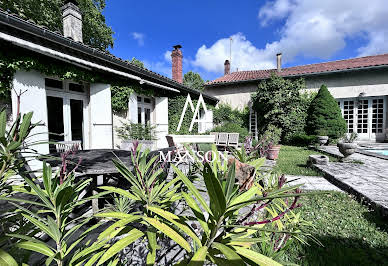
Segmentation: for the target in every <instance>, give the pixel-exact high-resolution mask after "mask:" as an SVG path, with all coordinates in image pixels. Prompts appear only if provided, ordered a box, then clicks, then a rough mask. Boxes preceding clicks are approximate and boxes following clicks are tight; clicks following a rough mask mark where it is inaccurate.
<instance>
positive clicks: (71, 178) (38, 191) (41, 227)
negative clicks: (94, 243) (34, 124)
mask: <svg viewBox="0 0 388 266" xmlns="http://www.w3.org/2000/svg"><path fill="white" fill-rule="evenodd" d="M42 179H43V185H40V184H38V183H36V182H34V181H33V180H31V179H30V178H28V177H25V176H24V180H25V182H26V183H27V185H28V187H27V189H26V190H25V192H26V193H29V194H32V195H35V196H36V197H37V200H36V201H27V200H24V199H22V198H15V197H12V198H7V200H9V201H13V202H18V203H19V202H21V203H29V204H30V205H33V206H35V207H36V209H37V211H35V212H34V211H31V210H29V209H27V208H25V207H23V206H21V205H18V204H17V203H15V205H17V206H18V208H19V210H20V211H21V212H22V215H23V217H24V218H25V219H26V220H27V221H29V222H30V223H31V224H32V225H34V227H35V229H34V230H32V231H31V232H30V234H28V235H21V234H8V236H9V237H13V238H16V239H20V240H21V241H20V242H19V243H17V244H16V246H17V247H19V248H22V249H26V250H31V251H35V252H38V253H40V254H42V255H44V256H46V257H47V259H46V265H50V264H51V263H52V262H55V263H56V264H57V265H58V266H62V265H76V264H78V263H83V262H85V261H86V260H88V259H90V258H91V257H92V255H93V253H94V252H95V251H96V249H94V248H83V249H80V248H79V246H78V245H79V244H80V242H81V241H82V240H84V239H85V237H86V236H87V235H88V233H89V232H90V231H91V230H93V229H94V228H96V227H98V226H99V225H100V224H96V225H94V226H92V227H91V228H89V229H87V230H86V231H84V232H82V233H78V232H79V231H80V229H81V228H82V226H84V225H85V224H86V223H87V222H88V221H89V220H90V219H91V217H89V218H85V217H82V216H81V217H78V218H75V219H74V218H71V216H70V215H71V214H72V212H73V210H74V208H76V207H77V206H80V205H82V204H85V203H86V202H87V201H88V200H90V198H86V199H82V200H79V194H80V193H81V191H82V190H84V189H85V187H86V186H88V185H89V183H90V181H91V179H87V180H81V181H79V182H76V181H75V174H74V170H73V171H72V172H70V173H64V172H63V171H58V172H57V173H56V174H55V175H53V173H52V169H51V167H50V166H48V165H46V164H45V163H44V164H43V176H42ZM29 190H30V191H29ZM39 232H41V233H44V234H46V235H47V236H48V237H49V239H50V240H52V241H53V242H54V245H51V244H50V243H49V242H43V241H42V240H41V239H40V238H39V236H40V234H39ZM75 236H77V237H76V239H75V240H74V237H75ZM103 247H104V245H103V244H101V247H100V248H103Z"/></svg>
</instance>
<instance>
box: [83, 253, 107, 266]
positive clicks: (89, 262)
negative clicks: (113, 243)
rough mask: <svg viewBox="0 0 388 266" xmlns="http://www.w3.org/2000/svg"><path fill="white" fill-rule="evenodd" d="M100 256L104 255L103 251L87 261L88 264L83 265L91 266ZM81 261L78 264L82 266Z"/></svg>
mask: <svg viewBox="0 0 388 266" xmlns="http://www.w3.org/2000/svg"><path fill="white" fill-rule="evenodd" d="M102 254H104V250H103V251H100V252H98V253H96V254H94V255H93V256H92V257H91V258H90V259H89V260H88V262H87V263H86V264H85V266H93V265H94V263H95V262H96V261H97V260H98V259H99V258H100V257H101V256H102ZM82 262H83V261H81V262H80V263H81V264H82Z"/></svg>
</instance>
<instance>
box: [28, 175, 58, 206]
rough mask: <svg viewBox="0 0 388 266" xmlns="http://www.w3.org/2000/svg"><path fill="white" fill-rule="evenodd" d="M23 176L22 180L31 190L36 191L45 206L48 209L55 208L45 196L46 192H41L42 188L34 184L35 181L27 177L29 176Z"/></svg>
mask: <svg viewBox="0 0 388 266" xmlns="http://www.w3.org/2000/svg"><path fill="white" fill-rule="evenodd" d="M23 177H24V180H25V181H26V182H27V184H28V185H29V186H30V187H31V188H32V190H33V191H34V192H35V193H36V195H37V196H38V197H39V198H40V199H41V200H42V201H43V202H44V204H46V207H47V208H50V209H52V210H55V208H54V206H53V204H52V203H51V202H50V200H49V199H48V198H47V196H46V194H45V193H44V192H43V190H42V189H41V188H40V187H38V186H37V185H35V183H34V182H33V181H32V180H31V179H29V178H27V177H25V176H23Z"/></svg>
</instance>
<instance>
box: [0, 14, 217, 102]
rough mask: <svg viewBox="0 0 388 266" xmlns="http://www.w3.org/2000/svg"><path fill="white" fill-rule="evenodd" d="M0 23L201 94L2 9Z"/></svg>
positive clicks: (209, 98) (206, 97) (211, 98)
mask: <svg viewBox="0 0 388 266" xmlns="http://www.w3.org/2000/svg"><path fill="white" fill-rule="evenodd" d="M0 23H3V24H7V25H9V26H11V27H14V28H16V29H18V30H21V31H24V32H26V33H29V34H33V35H35V36H38V37H40V38H43V39H46V40H48V41H50V42H55V43H57V44H60V45H63V46H66V47H67V48H69V49H74V50H77V51H78V52H81V53H84V54H86V55H88V56H92V57H95V58H96V59H100V60H104V61H106V62H108V63H111V64H113V65H116V66H119V67H123V68H125V69H127V70H129V71H132V72H134V73H136V74H138V75H139V74H140V75H145V76H148V77H150V78H153V79H155V80H157V81H159V82H161V83H162V84H164V85H170V86H172V87H175V88H178V89H181V90H183V91H186V92H188V93H193V94H197V95H199V94H200V93H201V92H199V91H197V90H193V89H190V88H188V87H186V86H184V85H183V84H180V83H178V82H176V81H173V80H172V79H169V78H167V77H164V76H162V75H160V74H157V73H155V72H153V71H150V70H148V69H143V68H140V67H137V66H135V65H132V64H129V63H128V62H125V61H124V60H121V59H119V58H117V57H115V56H113V55H112V56H109V55H108V54H106V53H104V52H102V51H100V50H98V49H96V48H93V47H89V46H86V45H85V44H82V43H79V42H75V41H73V40H72V39H69V38H66V37H64V36H63V35H61V34H58V33H55V32H52V31H50V30H48V29H46V28H44V27H40V26H37V25H36V24H33V23H30V22H28V21H25V20H23V19H21V18H18V17H16V16H14V15H10V14H8V13H6V12H4V11H2V10H0ZM202 94H203V97H204V98H205V99H208V100H210V101H211V102H218V101H219V100H218V99H217V98H215V97H213V96H211V95H207V94H204V93H202Z"/></svg>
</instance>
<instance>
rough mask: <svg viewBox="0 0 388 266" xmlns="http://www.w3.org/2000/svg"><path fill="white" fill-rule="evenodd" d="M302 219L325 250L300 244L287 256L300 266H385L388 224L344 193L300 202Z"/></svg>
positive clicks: (294, 246)
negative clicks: (313, 226) (312, 225)
mask: <svg viewBox="0 0 388 266" xmlns="http://www.w3.org/2000/svg"><path fill="white" fill-rule="evenodd" d="M301 202H302V204H303V205H302V207H301V214H302V217H303V218H304V219H306V220H308V221H311V222H313V223H314V225H315V228H314V229H312V231H311V232H310V233H311V234H312V235H314V236H315V237H316V238H317V239H318V240H319V241H320V242H321V243H322V244H323V245H324V246H323V247H321V246H319V245H317V244H315V243H313V242H311V241H309V242H311V245H310V246H306V245H302V244H300V243H299V242H298V243H297V244H295V242H294V245H293V246H292V247H291V250H289V251H288V252H287V258H288V261H290V262H292V263H296V264H299V265H314V266H315V265H368V266H371V265H388V222H387V220H383V219H382V218H381V217H380V216H379V215H378V214H376V213H374V212H372V211H370V210H368V208H367V207H366V206H363V205H361V204H360V203H358V202H357V201H355V200H354V199H353V198H352V197H351V196H349V195H348V194H346V193H339V192H336V193H332V194H328V195H317V196H312V197H304V198H302V199H301Z"/></svg>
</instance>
